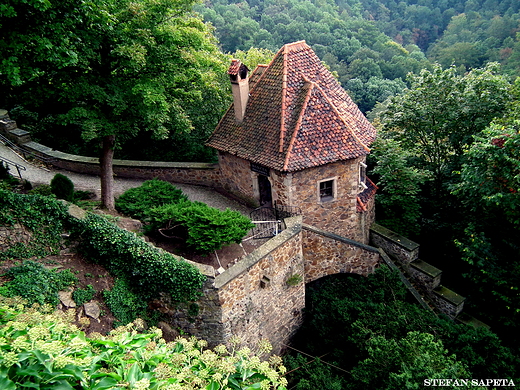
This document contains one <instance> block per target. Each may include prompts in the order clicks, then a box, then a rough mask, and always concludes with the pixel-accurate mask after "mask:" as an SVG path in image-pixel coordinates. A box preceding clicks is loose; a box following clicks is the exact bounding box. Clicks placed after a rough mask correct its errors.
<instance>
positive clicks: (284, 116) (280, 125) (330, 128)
mask: <svg viewBox="0 0 520 390" xmlns="http://www.w3.org/2000/svg"><path fill="white" fill-rule="evenodd" d="M232 67H233V68H234V69H233V70H235V71H236V69H237V64H236V63H235V62H234V63H233V64H232ZM375 137H376V130H375V128H374V127H373V126H372V125H371V124H370V122H368V120H367V119H366V118H365V116H364V115H363V114H362V113H361V112H360V111H359V109H358V107H357V106H356V104H355V103H354V102H353V101H352V99H351V98H350V97H349V96H348V94H347V92H346V91H345V90H344V89H343V88H342V87H341V85H340V84H339V82H338V81H337V80H336V79H335V78H334V76H332V74H330V72H329V71H328V70H327V69H326V68H325V66H324V65H323V64H322V63H321V61H320V59H319V58H318V57H317V56H316V54H315V53H314V52H313V50H312V49H311V48H310V46H308V45H307V44H306V43H305V42H304V41H300V42H295V43H291V44H287V45H285V46H283V47H282V48H281V49H280V51H279V52H278V53H277V54H276V56H275V57H274V58H273V60H272V61H271V63H270V64H269V65H268V66H267V67H266V66H265V65H263V66H260V67H259V68H257V69H255V72H253V74H252V75H251V78H250V94H249V100H248V103H247V106H246V111H245V116H244V119H243V121H242V122H241V123H237V121H236V120H235V115H234V112H233V109H232V107H231V109H229V110H228V111H227V113H226V114H225V115H224V117H223V118H222V119H221V121H220V123H219V124H218V126H217V128H216V129H215V131H214V133H213V135H212V136H211V137H210V138H209V140H208V143H207V145H209V146H211V147H213V148H215V149H217V150H220V151H225V152H228V153H231V154H233V155H236V156H238V157H241V158H244V159H246V160H249V161H252V162H255V163H257V164H261V165H264V166H266V167H269V168H272V169H276V170H278V171H282V172H294V171H299V170H302V169H306V168H311V167H315V166H320V165H324V164H328V163H332V162H336V161H343V160H349V159H352V158H356V157H360V156H364V155H366V154H368V153H369V152H370V149H369V146H370V144H371V143H372V142H373V141H374V140H375Z"/></svg>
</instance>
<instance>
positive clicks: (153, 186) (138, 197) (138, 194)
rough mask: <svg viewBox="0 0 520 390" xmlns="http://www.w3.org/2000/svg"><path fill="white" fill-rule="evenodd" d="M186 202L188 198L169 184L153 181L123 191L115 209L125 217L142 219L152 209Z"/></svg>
mask: <svg viewBox="0 0 520 390" xmlns="http://www.w3.org/2000/svg"><path fill="white" fill-rule="evenodd" d="M186 200H188V197H187V196H186V195H184V194H183V193H182V191H181V190H180V189H178V188H176V187H175V186H173V185H172V184H171V183H168V182H166V181H162V180H158V179H153V180H148V181H145V182H144V183H143V184H141V185H140V186H139V187H136V188H130V189H129V190H127V191H125V192H124V193H123V194H122V195H121V196H120V197H119V198H117V199H116V208H117V210H118V211H120V212H122V213H123V214H125V215H129V216H131V217H134V218H137V219H144V218H145V217H146V215H147V213H148V211H149V210H150V209H152V208H155V207H159V206H162V205H164V204H169V203H179V202H181V201H186Z"/></svg>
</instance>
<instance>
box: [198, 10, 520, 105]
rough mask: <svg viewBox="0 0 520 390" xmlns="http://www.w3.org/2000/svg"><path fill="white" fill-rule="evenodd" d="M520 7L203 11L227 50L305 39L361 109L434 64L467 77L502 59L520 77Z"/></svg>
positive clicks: (275, 47)
mask: <svg viewBox="0 0 520 390" xmlns="http://www.w3.org/2000/svg"><path fill="white" fill-rule="evenodd" d="M519 10H520V4H519V3H518V2H515V1H475V0H469V1H464V0H460V1H454V0H451V1H449V0H446V1H431V0H420V1H414V0H408V1H399V2H398V1H393V0H383V1H374V0H337V1H336V2H334V1H333V0H312V1H309V0H304V1H302V0H289V1H280V0H267V1H258V0H249V1H248V0H244V1H240V2H239V1H233V0H207V1H206V2H205V3H204V6H199V8H198V11H199V12H200V13H201V14H202V15H203V17H204V20H206V21H209V22H211V23H212V24H213V26H214V27H215V29H216V30H215V33H216V35H217V37H218V38H219V41H220V44H221V47H222V49H223V50H224V51H226V52H230V53H232V52H235V51H236V50H237V49H240V50H248V49H249V48H250V47H257V48H267V49H270V50H273V51H276V50H278V48H280V47H281V46H282V45H283V44H285V43H289V42H293V41H298V40H302V39H304V40H306V41H307V43H308V44H310V45H311V46H312V48H313V49H314V50H315V51H316V53H317V54H318V56H319V57H320V58H321V59H322V60H323V61H324V62H325V63H326V64H327V65H328V66H329V67H330V68H331V69H332V70H333V71H335V72H337V75H338V77H339V80H340V81H341V83H342V84H343V86H344V87H345V88H346V89H347V90H348V91H349V92H350V93H351V95H352V97H353V98H354V100H355V101H356V103H357V104H358V105H359V106H360V108H361V110H362V111H363V112H367V111H369V110H371V109H372V108H373V107H374V105H375V103H376V102H382V101H384V100H385V99H386V98H387V97H388V96H391V95H395V94H397V93H399V92H400V91H402V90H403V89H404V87H405V81H406V75H407V73H408V72H413V73H415V74H418V73H419V71H420V70H421V69H425V68H430V66H431V62H439V63H441V64H442V65H443V66H445V67H447V66H450V65H452V64H454V65H456V66H458V67H459V69H460V71H461V72H462V71H465V70H467V69H470V68H475V67H481V66H483V65H485V63H487V62H489V61H498V62H501V63H502V64H503V65H504V67H503V71H504V72H505V73H507V74H509V75H511V76H517V75H519V74H520V73H518V72H519V69H520V67H519V65H520V42H518V39H517V37H516V33H517V32H518V31H519V30H520V24H519V16H520V14H519Z"/></svg>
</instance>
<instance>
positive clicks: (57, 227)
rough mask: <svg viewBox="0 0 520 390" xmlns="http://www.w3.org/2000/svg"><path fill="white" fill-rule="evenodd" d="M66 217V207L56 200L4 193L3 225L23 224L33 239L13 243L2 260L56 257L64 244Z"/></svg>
mask: <svg viewBox="0 0 520 390" xmlns="http://www.w3.org/2000/svg"><path fill="white" fill-rule="evenodd" d="M66 216H67V212H66V207H65V206H64V205H63V204H62V203H60V202H58V201H56V200H55V199H51V198H49V197H44V196H39V195H20V194H15V193H13V192H10V191H6V190H2V189H0V225H3V226H15V225H16V224H20V225H23V226H24V227H25V228H26V229H27V231H28V232H30V235H31V240H30V242H28V243H26V244H22V243H15V242H13V244H12V245H11V246H9V247H8V249H7V250H6V251H4V252H0V259H8V258H17V259H20V258H28V257H33V256H38V257H43V256H47V255H49V254H53V253H56V252H57V251H58V250H59V248H60V244H61V242H62V237H61V234H62V233H63V229H64V221H65V219H66Z"/></svg>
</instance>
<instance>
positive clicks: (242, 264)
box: [171, 217, 305, 353]
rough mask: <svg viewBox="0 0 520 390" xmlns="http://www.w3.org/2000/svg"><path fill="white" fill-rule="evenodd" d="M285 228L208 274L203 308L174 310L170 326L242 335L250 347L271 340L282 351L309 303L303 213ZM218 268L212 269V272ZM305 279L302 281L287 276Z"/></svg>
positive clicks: (214, 337) (212, 336) (212, 337)
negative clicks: (217, 270)
mask: <svg viewBox="0 0 520 390" xmlns="http://www.w3.org/2000/svg"><path fill="white" fill-rule="evenodd" d="M285 223H286V226H287V228H286V229H285V230H284V231H283V232H282V233H280V234H279V235H277V236H276V237H274V238H272V239H271V240H269V241H267V242H266V243H265V244H263V245H262V246H260V247H259V248H257V249H256V250H255V251H254V252H252V253H250V254H249V255H248V256H245V257H244V258H243V259H242V260H240V261H239V262H238V263H236V264H235V265H234V266H232V267H231V268H228V269H227V270H226V271H225V272H223V273H222V274H220V275H217V276H214V273H213V276H212V275H210V274H209V273H210V272H209V270H206V271H204V272H203V273H204V274H205V275H206V276H208V279H207V281H206V284H205V286H204V296H202V297H201V298H200V300H199V301H197V302H196V305H197V306H198V309H199V312H198V314H196V315H191V316H190V315H189V311H190V310H189V305H187V306H185V307H184V308H183V310H179V311H176V312H175V314H174V315H173V316H172V323H171V325H173V326H176V327H180V328H181V329H183V330H184V331H187V332H189V333H190V334H193V335H195V336H197V337H202V338H204V339H206V340H207V341H208V343H209V344H210V346H214V345H217V344H221V343H223V344H226V343H228V342H229V340H230V339H231V338H232V337H233V336H238V337H239V338H240V339H241V340H242V341H243V342H244V343H245V344H246V345H255V344H256V343H258V341H260V340H262V339H267V340H269V341H270V342H271V344H272V345H273V352H274V353H279V352H280V351H282V350H283V349H284V345H285V344H286V343H287V342H288V341H289V339H290V338H291V336H292V335H293V334H294V333H295V332H296V330H297V329H298V327H299V326H300V325H301V322H302V318H303V317H302V310H303V308H304V307H305V284H304V281H303V275H304V267H303V256H302V242H301V241H302V233H301V231H302V228H301V217H292V218H287V219H286V220H285ZM212 272H214V271H212ZM295 275H299V276H300V277H301V279H300V280H301V281H300V282H299V283H296V284H294V283H288V280H289V279H291V278H292V280H294V279H298V278H295V277H294V276H295Z"/></svg>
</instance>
